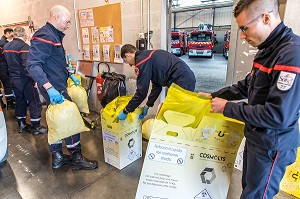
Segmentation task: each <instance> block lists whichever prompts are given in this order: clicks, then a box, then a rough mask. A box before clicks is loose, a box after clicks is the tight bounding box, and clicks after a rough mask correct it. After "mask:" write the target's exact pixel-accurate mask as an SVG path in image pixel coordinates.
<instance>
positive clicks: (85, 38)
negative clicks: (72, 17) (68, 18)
mask: <svg viewBox="0 0 300 199" xmlns="http://www.w3.org/2000/svg"><path fill="white" fill-rule="evenodd" d="M81 30H82V42H83V44H89V43H90V38H89V29H88V28H82V29H81Z"/></svg>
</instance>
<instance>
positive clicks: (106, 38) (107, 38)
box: [100, 26, 114, 43]
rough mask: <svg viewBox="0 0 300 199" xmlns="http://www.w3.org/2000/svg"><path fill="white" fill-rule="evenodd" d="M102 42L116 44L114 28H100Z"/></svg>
mask: <svg viewBox="0 0 300 199" xmlns="http://www.w3.org/2000/svg"><path fill="white" fill-rule="evenodd" d="M100 42H101V43H107V42H114V28H113V26H107V27H100Z"/></svg>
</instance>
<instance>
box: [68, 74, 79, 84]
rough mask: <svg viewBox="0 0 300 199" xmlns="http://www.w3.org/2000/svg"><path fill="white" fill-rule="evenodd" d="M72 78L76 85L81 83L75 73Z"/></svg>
mask: <svg viewBox="0 0 300 199" xmlns="http://www.w3.org/2000/svg"><path fill="white" fill-rule="evenodd" d="M70 78H71V80H72V81H73V82H74V84H75V86H79V85H80V81H79V79H77V77H75V75H71V76H70Z"/></svg>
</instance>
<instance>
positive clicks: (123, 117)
mask: <svg viewBox="0 0 300 199" xmlns="http://www.w3.org/2000/svg"><path fill="white" fill-rule="evenodd" d="M126 117H127V114H125V113H124V111H123V110H122V111H121V112H120V113H119V115H118V117H117V120H125V119H126Z"/></svg>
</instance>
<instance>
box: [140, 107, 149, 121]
mask: <svg viewBox="0 0 300 199" xmlns="http://www.w3.org/2000/svg"><path fill="white" fill-rule="evenodd" d="M148 109H149V107H147V106H144V107H143V112H142V113H141V114H140V115H139V118H140V120H142V119H144V117H145V116H146V115H147V113H148Z"/></svg>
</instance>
